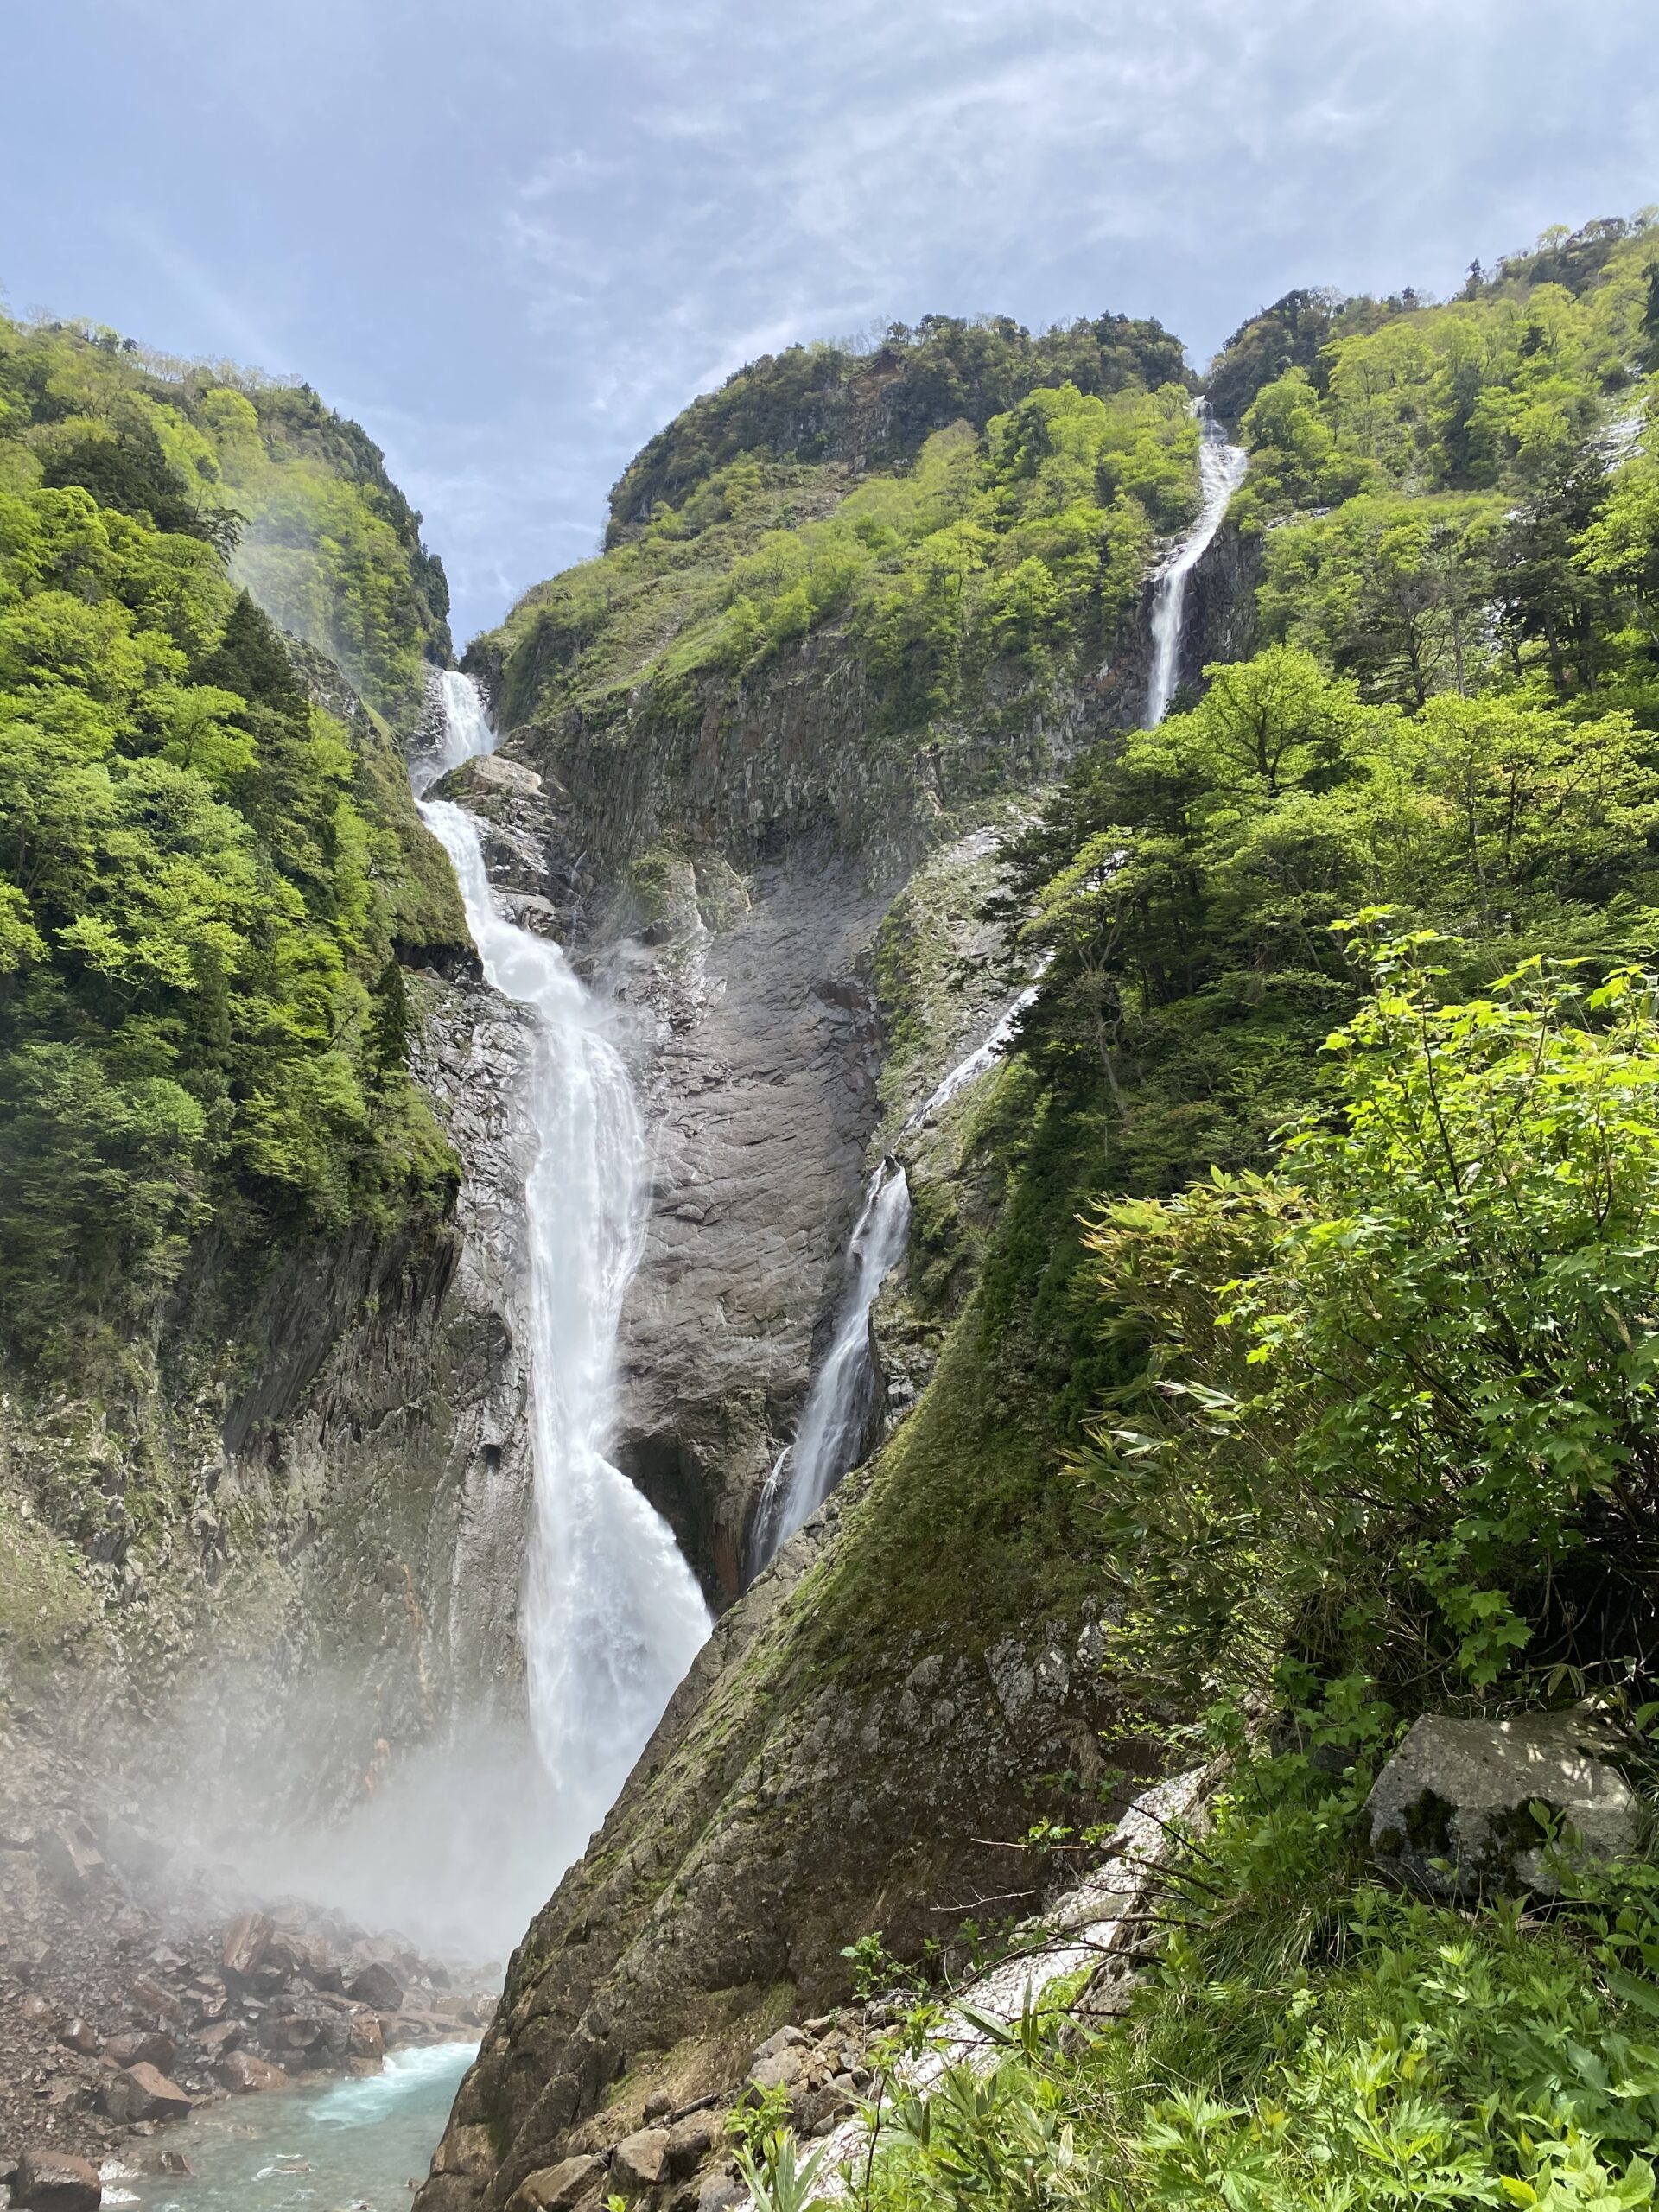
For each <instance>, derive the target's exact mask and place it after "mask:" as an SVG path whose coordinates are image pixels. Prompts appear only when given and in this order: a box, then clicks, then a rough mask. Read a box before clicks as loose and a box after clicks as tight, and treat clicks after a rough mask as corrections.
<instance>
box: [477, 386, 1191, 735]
mask: <svg viewBox="0 0 1659 2212" xmlns="http://www.w3.org/2000/svg"><path fill="white" fill-rule="evenodd" d="M1197 448H1198V429H1197V425H1196V424H1195V423H1194V422H1193V420H1192V416H1191V413H1190V410H1189V401H1188V395H1187V393H1186V391H1185V388H1184V387H1182V386H1181V385H1175V384H1169V385H1164V386H1162V387H1160V389H1159V390H1158V391H1151V392H1148V391H1146V390H1144V389H1143V388H1141V386H1139V385H1129V386H1126V387H1125V388H1124V389H1122V390H1121V391H1113V392H1111V393H1110V394H1109V396H1107V397H1102V396H1100V395H1099V394H1097V393H1093V392H1085V391H1080V390H1079V389H1078V388H1077V385H1071V384H1066V385H1058V386H1056V387H1053V388H1047V387H1045V388H1042V389H1039V390H1037V391H1032V392H1030V393H1029V394H1028V395H1027V397H1024V398H1023V399H1022V400H1021V401H1020V404H1019V405H1018V406H1017V407H1015V408H1014V409H1012V410H1010V411H1009V412H1007V413H1006V414H1002V415H997V416H993V417H992V419H991V420H990V422H989V423H988V425H987V427H986V429H985V433H984V435H983V437H982V438H981V437H980V436H978V435H976V434H975V432H974V430H973V429H972V428H971V427H970V425H969V424H968V423H966V422H960V423H955V424H952V425H950V427H947V428H945V429H939V430H937V431H935V432H933V433H932V434H931V435H930V436H929V437H928V438H927V439H926V441H925V443H923V444H922V446H921V448H920V451H919V452H918V454H916V456H915V458H914V461H913V463H912V465H910V466H908V467H905V468H904V469H902V470H899V471H895V472H893V473H889V474H868V475H866V476H864V477H862V478H861V479H858V480H855V479H853V477H852V476H851V475H850V474H849V471H847V470H846V469H845V468H844V467H840V466H838V465H836V464H833V463H829V464H821V465H819V466H817V467H804V466H802V465H800V464H799V463H796V462H787V463H785V462H777V461H764V460H762V459H760V458H758V457H756V456H754V455H753V454H746V455H743V456H742V457H741V458H738V459H736V460H734V461H729V462H728V463H727V464H726V465H725V466H724V467H720V468H718V469H715V470H714V471H713V472H711V473H710V474H709V475H707V476H706V477H704V478H703V479H702V480H700V481H699V482H698V483H697V485H696V487H695V489H693V490H692V491H691V492H690V493H689V494H688V495H687V496H686V497H685V498H684V499H683V503H682V505H680V506H679V507H677V508H673V509H671V508H667V507H659V508H658V511H657V512H656V513H655V515H654V517H653V518H652V520H651V521H650V523H649V524H647V525H646V526H645V527H644V528H643V529H640V530H638V531H632V532H630V533H629V534H628V536H627V537H626V539H625V540H624V541H623V542H621V543H618V544H616V545H615V546H613V549H612V550H610V551H609V552H607V553H606V554H605V555H603V556H601V558H600V559H598V560H595V561H592V562H588V563H584V564H583V565H582V566H581V567H578V568H575V569H569V570H568V571H567V572H566V573H565V574H564V575H561V576H556V577H555V578H554V579H553V580H552V581H551V582H550V583H546V584H543V585H540V586H538V587H537V589H536V590H535V591H533V592H532V593H531V594H529V595H528V596H527V597H526V598H525V599H524V601H521V602H520V604H519V606H518V607H516V608H515V609H514V610H513V612H512V614H511V615H510V616H509V617H508V620H507V621H506V623H505V625H504V626H503V628H502V630H501V632H499V633H498V635H497V636H496V637H495V638H493V639H487V640H484V641H482V645H481V648H480V650H481V651H482V652H483V653H484V654H485V656H486V658H488V657H491V656H493V655H498V654H499V655H502V656H504V658H505V674H504V683H503V693H502V712H503V715H504V716H505V719H506V721H508V722H509V723H514V722H518V721H522V720H524V719H526V718H528V717H529V716H531V715H533V714H544V713H548V712H556V711H559V710H561V709H572V708H574V709H580V710H581V712H582V714H583V715H586V716H588V717H592V718H594V719H597V720H600V721H620V720H621V719H622V718H623V717H625V716H627V715H633V714H636V713H639V712H640V711H642V710H644V711H656V712H658V713H660V714H662V715H665V716H667V717H669V718H670V719H675V720H678V719H683V718H688V717H690V716H692V715H696V714H699V713H700V711H701V709H699V708H698V705H697V700H696V693H695V692H694V691H693V690H691V688H690V687H691V685H692V684H693V683H694V681H695V680H696V679H699V678H702V679H709V678H715V679H723V680H725V681H726V682H728V683H729V682H730V681H731V680H732V679H733V678H734V677H739V678H741V677H744V676H747V675H748V674H750V673H752V672H753V671H756V670H757V669H759V668H760V667H762V666H764V665H765V664H766V662H767V661H768V660H770V659H771V658H773V657H774V656H775V655H776V654H778V653H779V652H781V651H782V650H783V649H785V647H787V646H790V645H793V644H794V643H796V641H798V640H799V639H804V638H807V637H809V636H810V635H811V634H813V633H815V632H821V631H823V630H825V629H829V628H832V627H833V628H835V629H837V630H840V631H842V632H845V633H846V635H847V636H848V637H849V639H850V641H851V643H852V645H853V646H854V648H855V651H857V652H859V653H860V654H861V656H862V657H863V658H864V660H865V662H866V664H867V666H868V670H869V671H870V673H871V676H872V678H873V680H874V689H875V696H876V697H877V699H878V701H879V709H878V712H879V716H880V724H881V727H882V728H890V729H894V730H900V731H908V730H916V729H920V728H925V727H926V726H927V725H928V724H929V723H930V722H931V721H934V720H935V719H936V718H937V717H938V716H940V715H948V714H950V713H951V712H953V711H956V710H958V709H962V710H964V711H967V710H971V709H973V707H974V706H975V705H976V703H977V702H980V701H981V700H982V697H983V696H984V694H985V691H986V689H987V685H988V671H990V670H991V669H992V668H993V667H994V666H999V665H1000V666H1005V667H1008V668H1011V669H1013V670H1014V671H1018V672H1019V673H1020V675H1021V676H1022V677H1023V678H1024V679H1025V680H1026V681H1027V682H1032V681H1035V682H1038V683H1042V682H1044V681H1045V680H1052V679H1055V678H1057V677H1058V676H1059V675H1060V674H1062V673H1068V674H1069V673H1071V672H1073V671H1077V670H1078V669H1079V668H1080V667H1082V666H1084V665H1087V664H1090V663H1092V662H1097V661H1098V660H1100V659H1101V658H1103V657H1108V656H1109V654H1110V653H1111V652H1113V651H1115V650H1116V647H1117V645H1119V644H1120V643H1121V642H1122V639H1123V637H1124V636H1125V635H1126V633H1127V631H1128V626H1129V624H1130V621H1131V619H1132V617H1133V614H1134V612H1135V607H1136V605H1137V603H1138V601H1139V598H1140V594H1141V588H1142V585H1143V582H1144V580H1145V576H1146V572H1147V566H1148V563H1149V561H1150V558H1151V554H1152V550H1153V543H1154V537H1155V536H1156V535H1157V534H1159V533H1160V532H1167V531H1173V530H1175V529H1177V528H1179V526H1180V524H1182V523H1183V522H1184V521H1185V519H1186V518H1187V516H1188V515H1189V514H1190V512H1192V504H1193V499H1194V493H1195V488H1196V485H1195V478H1196V462H1197Z"/></svg>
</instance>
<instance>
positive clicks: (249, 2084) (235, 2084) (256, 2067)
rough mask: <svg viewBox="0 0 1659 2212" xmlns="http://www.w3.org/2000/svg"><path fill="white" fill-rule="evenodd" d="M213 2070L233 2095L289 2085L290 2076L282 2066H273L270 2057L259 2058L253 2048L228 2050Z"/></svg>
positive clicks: (245, 2094)
mask: <svg viewBox="0 0 1659 2212" xmlns="http://www.w3.org/2000/svg"><path fill="white" fill-rule="evenodd" d="M213 2071H214V2073H215V2074H216V2075H218V2077H219V2081H220V2082H221V2083H222V2084H223V2086H224V2087H225V2088H227V2089H228V2090H229V2091H230V2092H231V2094H232V2096H238V2097H240V2096H247V2095H251V2094H255V2093H257V2092H259V2091H262V2090H265V2089H285V2088H287V2087H288V2076H287V2075H286V2074H284V2073H283V2069H282V2068H281V2067H280V2066H273V2065H272V2064H271V2063H270V2061H269V2059H264V2058H257V2057H256V2056H254V2054H253V2053H252V2051H251V2050H230V2051H226V2054H225V2056H224V2057H223V2058H221V2059H220V2060H219V2064H218V2065H217V2066H216V2067H215V2068H214V2069H213Z"/></svg>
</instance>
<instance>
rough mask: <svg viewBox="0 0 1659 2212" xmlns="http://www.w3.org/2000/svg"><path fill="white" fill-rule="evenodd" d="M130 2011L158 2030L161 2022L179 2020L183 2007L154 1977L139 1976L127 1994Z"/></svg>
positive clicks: (182, 2014)
mask: <svg viewBox="0 0 1659 2212" xmlns="http://www.w3.org/2000/svg"><path fill="white" fill-rule="evenodd" d="M127 1995H128V1998H129V1999H130V2002H131V2005H132V2009H133V2011H134V2012H137V2015H138V2017H139V2018H140V2019H142V2020H147V2021H148V2022H149V2024H150V2026H151V2027H153V2028H158V2027H160V2026H161V2024H162V2021H163V2020H181V2019H182V2018H184V2007H183V2005H181V2004H180V2002H179V2000H178V1999H177V1998H176V1997H175V1995H174V1994H173V1993H172V1991H171V1990H170V1989H168V1988H165V1987H163V1986H162V1983H160V1982H159V1981H157V1980H156V1979H155V1977H154V1975H152V1974H140V1975H139V1977H138V1979H137V1981H135V1982H134V1983H133V1985H132V1986H131V1988H130V1990H129V1991H128V1992H127Z"/></svg>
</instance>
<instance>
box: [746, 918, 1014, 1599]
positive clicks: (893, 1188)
mask: <svg viewBox="0 0 1659 2212" xmlns="http://www.w3.org/2000/svg"><path fill="white" fill-rule="evenodd" d="M1043 965H1044V966H1045V967H1046V965H1047V962H1046V960H1045V961H1044V963H1043ZM1041 972H1042V970H1041V969H1039V970H1038V974H1039V976H1040V974H1041ZM1036 996H1037V984H1036V982H1035V981H1034V980H1033V982H1030V983H1028V984H1027V986H1026V988H1025V989H1024V990H1022V991H1021V992H1020V995H1019V996H1018V997H1017V998H1015V999H1014V1001H1012V1003H1011V1004H1010V1005H1008V1006H1007V1007H1005V1008H1004V1009H1003V1011H1002V1013H1001V1014H1000V1015H999V1016H998V1018H997V1020H996V1021H995V1024H994V1025H993V1027H992V1028H991V1031H990V1033H989V1034H988V1036H987V1037H986V1039H985V1040H984V1042H983V1043H982V1044H980V1045H976V1046H975V1047H974V1049H973V1051H972V1052H969V1053H966V1054H964V1056H963V1058H961V1059H959V1060H958V1061H957V1064H956V1065H955V1066H954V1067H953V1068H952V1069H951V1071H950V1073H949V1075H947V1076H946V1077H944V1081H943V1082H942V1083H941V1084H938V1087H937V1089H935V1090H932V1091H931V1092H930V1093H929V1095H928V1096H927V1097H926V1098H925V1099H924V1100H923V1102H922V1103H921V1104H920V1105H919V1106H918V1108H917V1109H916V1110H915V1112H914V1113H913V1114H912V1115H911V1116H909V1117H908V1119H907V1120H906V1122H905V1125H904V1128H903V1129H902V1130H901V1131H900V1132H899V1134H900V1135H909V1134H910V1132H911V1131H912V1130H913V1129H918V1128H920V1127H921V1126H922V1124H923V1123H924V1122H926V1121H928V1120H929V1119H930V1118H931V1116H933V1115H934V1114H936V1113H937V1112H938V1109H940V1107H942V1106H944V1105H945V1104H947V1103H949V1101H950V1100H951V1099H952V1098H954V1097H955V1096H957V1092H958V1091H961V1090H966V1089H967V1087H968V1085H969V1084H970V1083H975V1082H977V1080H978V1079H979V1077H981V1076H982V1075H983V1074H984V1073H985V1072H986V1071H987V1070H988V1069H989V1068H991V1067H993V1066H995V1064H996V1062H997V1061H998V1060H999V1059H1000V1058H1001V1057H1002V1055H1003V1053H1004V1052H1006V1051H1007V1048H1008V1046H1009V1044H1010V1043H1011V1042H1012V1041H1013V1038H1014V1030H1015V1028H1016V1027H1017V1026H1018V1024H1019V1020H1020V1015H1021V1014H1023V1013H1024V1012H1025V1011H1026V1009H1027V1007H1028V1006H1030V1005H1031V1004H1032V1003H1033V1001H1034V1000H1035V998H1036ZM909 1235H910V1185H909V1184H908V1182H907V1181H906V1178H905V1171H904V1169H903V1167H902V1166H899V1162H898V1161H897V1160H893V1159H891V1158H889V1159H887V1160H883V1161H882V1162H881V1164H880V1166H879V1167H878V1168H877V1169H876V1171H875V1173H874V1174H873V1175H872V1176H871V1178H870V1179H869V1181H868V1183H867V1184H866V1185H865V1187H864V1203H863V1205H862V1206H861V1208H860V1209H859V1215H858V1219H857V1220H856V1221H855V1223H854V1224H853V1233H852V1236H851V1237H850V1238H849V1241H848V1246H847V1258H848V1268H847V1280H846V1283H845V1285H844V1287H843V1288H842V1294H841V1302H840V1304H839V1306H837V1307H836V1327H835V1334H834V1336H833V1337H832V1338H830V1342H829V1351H827V1352H826V1353H825V1355H824V1357H823V1364H822V1365H821V1366H820V1367H819V1369H818V1370H817V1374H816V1375H814V1376H813V1378H812V1384H811V1388H810V1389H809V1390H808V1392H807V1394H806V1403H805V1405H804V1407H803V1408H801V1420H800V1426H799V1427H798V1429H797V1430H796V1432H795V1440H794V1442H793V1443H792V1444H790V1445H786V1446H785V1448H784V1450H783V1451H782V1452H779V1455H778V1458H777V1459H776V1460H775V1461H774V1462H773V1464H772V1471H771V1473H770V1474H769V1475H768V1476H767V1477H766V1482H765V1484H764V1485H763V1486H762V1488H761V1491H760V1498H759V1500H758V1502H757V1503H756V1505H755V1510H754V1518H753V1522H751V1523H750V1528H749V1541H748V1547H747V1560H746V1567H747V1580H749V1581H753V1580H754V1577H755V1576H756V1575H757V1574H758V1573H760V1570H761V1568H762V1567H765V1565H766V1562H767V1560H770V1559H772V1557H773V1556H774V1555H775V1554H776V1553H777V1551H778V1548H779V1546H780V1545H781V1544H782V1543H784V1542H785V1540H786V1539H787V1538H788V1537H790V1536H792V1535H794V1533H795V1531H796V1530H797V1529H798V1528H800V1527H802V1526H803V1525H804V1523H805V1522H808V1521H810V1519H811V1517H812V1516H813V1515H814V1514H815V1513H816V1512H817V1510H818V1508H819V1506H821V1505H822V1504H823V1501H824V1499H825V1498H826V1497H829V1493H830V1491H832V1490H834V1488H835V1487H836V1484H837V1483H838V1482H839V1481H840V1480H841V1478H842V1476H843V1475H844V1474H846V1473H847V1471H848V1470H849V1468H851V1467H853V1466H854V1465H856V1464H857V1460H858V1456H859V1452H860V1449H861V1446H862V1445H863V1442H864V1439H865V1433H866V1431H867V1430H868V1426H869V1419H870V1407H871V1402H872V1401H873V1399H874V1392H875V1370H874V1361H873V1359H872V1357H871V1352H870V1313H871V1310H872V1308H873V1307H874V1304H875V1301H876V1300H877V1299H878V1298H879V1297H880V1294H881V1286H882V1284H883V1283H884V1282H885V1281H887V1277H888V1276H889V1275H890V1274H892V1272H893V1268H895V1267H897V1265H898V1264H899V1261H900V1260H901V1259H902V1258H903V1256H904V1250H905V1245H906V1240H907V1239H908V1237H909Z"/></svg>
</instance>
